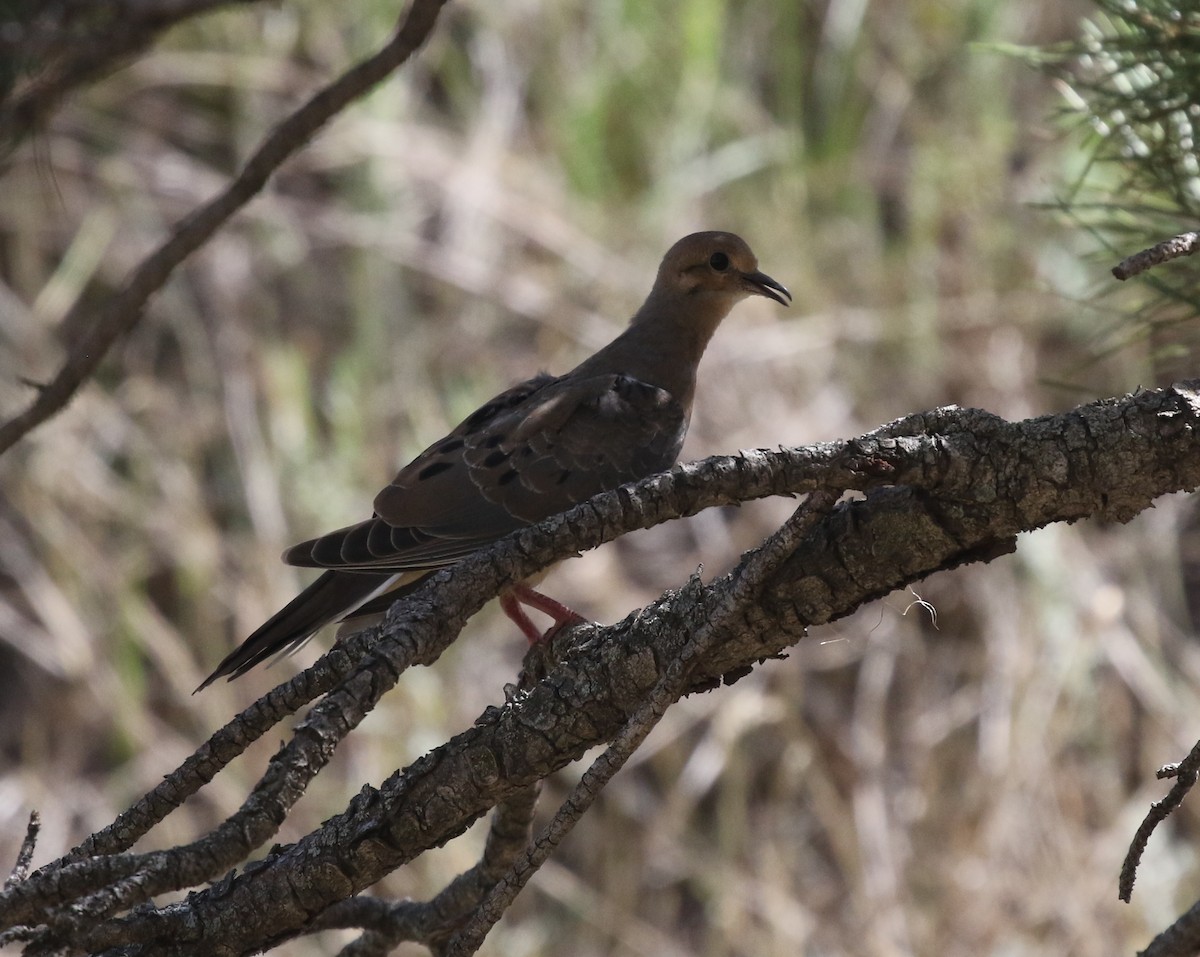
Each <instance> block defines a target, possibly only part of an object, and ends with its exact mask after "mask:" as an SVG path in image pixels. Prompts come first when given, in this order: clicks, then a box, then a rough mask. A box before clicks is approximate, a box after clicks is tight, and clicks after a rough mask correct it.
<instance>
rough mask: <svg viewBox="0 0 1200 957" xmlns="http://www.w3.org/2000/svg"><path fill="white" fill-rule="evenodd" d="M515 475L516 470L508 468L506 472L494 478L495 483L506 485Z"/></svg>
mask: <svg viewBox="0 0 1200 957" xmlns="http://www.w3.org/2000/svg"><path fill="white" fill-rule="evenodd" d="M516 477H517V470H516V469H509V470H508V471H507V472H505V473H504V474H503V475H501V476H500V477H499V478H498V479H496V484H497V485H508V484H509V483H510V482H512V481H513V480H514V479H515V478H516Z"/></svg>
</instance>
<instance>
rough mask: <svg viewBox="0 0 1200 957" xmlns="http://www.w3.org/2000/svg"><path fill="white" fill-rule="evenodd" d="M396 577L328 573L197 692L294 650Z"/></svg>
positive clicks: (269, 621)
mask: <svg viewBox="0 0 1200 957" xmlns="http://www.w3.org/2000/svg"><path fill="white" fill-rule="evenodd" d="M396 577H397V576H396V575H395V574H394V573H391V572H388V573H381V574H362V573H353V572H336V571H332V572H326V573H325V574H324V575H322V576H321V577H320V578H318V579H317V580H316V581H315V582H313V583H312V584H311V585H309V586H308V587H307V588H306V589H304V591H302V592H301V593H300V594H299V595H297V596H296V597H295V598H293V599H292V600H291V601H290V602H288V603H287V604H286V605H284V606H283V608H281V609H280V610H279V611H277V612H276V613H275V614H274V615H272V616H271V617H270V618H269V619H267V621H265V622H264V623H263V624H262V625H260V626H259V627H258V629H257V630H255V632H254V633H253V634H252V635H251V636H250V637H249V638H247V639H246V640H245V641H243V642H242V643H241V644H240V645H238V647H236V648H235V649H233V651H231V652H230V653H229V654H228V655H226V656H225V660H224V661H222V662H221V663H220V664H219V665H217V668H216V670H215V671H214V672H213V673H212V674H211V675H209V676H208V677H207V678H205V679H204V681H203V683H202V684H201V685H200V687H199V688H197V689H196V691H203V690H204V689H205V688H207V687H208V686H209V685H210V684H212V683H213V682H214V681H216V680H217V679H218V678H222V677H225V676H226V675H228V676H229V680H230V681H232V680H233V679H234V678H238V677H240V676H241V675H244V674H245V673H246V672H247V671H249V670H250V669H251V668H253V667H254V666H255V665H257V664H259V662H262V661H266V660H267V659H268V658H270V657H272V656H274V655H276V654H280V653H282V652H288V651H295V650H296V649H297V648H299V647H300V646H301V645H302V644H304V642H305V641H307V640H308V638H309V636H310V635H312V633H313V632H314V631H316V630H317V629H318V628H320V627H321V626H322V625H327V624H329V623H330V622H331V621H336V620H337V619H339V618H341V617H343V616H344V615H347V614H348V613H350V612H352V611H354V610H355V609H356V608H358V607H359V606H360V605H362V604H363V603H364V602H368V601H370V599H371V598H372V597H374V596H375V595H376V594H377V593H379V592H380V591H381V590H382V589H384V588H386V587H387V586H388V585H389V584H390V583H391V581H392V579H394V578H396ZM194 693H195V692H193V694H194Z"/></svg>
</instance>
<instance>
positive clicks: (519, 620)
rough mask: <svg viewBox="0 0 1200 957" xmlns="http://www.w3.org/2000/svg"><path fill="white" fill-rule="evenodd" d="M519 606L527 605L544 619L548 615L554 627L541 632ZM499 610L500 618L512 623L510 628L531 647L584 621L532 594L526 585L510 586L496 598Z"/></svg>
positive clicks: (552, 600)
mask: <svg viewBox="0 0 1200 957" xmlns="http://www.w3.org/2000/svg"><path fill="white" fill-rule="evenodd" d="M522 605H528V606H529V607H530V608H535V609H537V610H538V611H540V612H542V614H544V615H549V616H550V618H551V619H552V620H553V622H554V624H553V625H551V626H550V627H549V628H547V629H546V630H545V631H544V632H543V631H542V630H541V629H540V628H538V626H537V625H535V624H534V623H533V620H532V619H531V618H530V617H529V616H528V615H527V614H525V609H524V608H522V607H521V606H522ZM500 607H501V608H503V609H504V614H506V615H508V617H509V618H510V619H512V622H513V624H515V625H516V626H517V627H518V628H520V629H521V633H522V634H523V635H524V636H525V637H526V638H528V639H529V643H530V644H531V645H538V644H542V643H543V642H546V641H549V640H550V639H551V638H553V637H554V636H555V635H557V634H558V633H559V632H560V631H562V630H563V629H564V628H566V627H568V626H571V627H573V626H575V625H580V624H583V623H584V622H585V621H587V619H586V618H584V617H583V616H582V615H580V614H579V613H578V612H576V611H572V610H571V609H570V608H568V607H567V606H566V605H564V604H563V603H562V602H558V601H555V600H554V599H553V598H551V597H549V596H548V595H543V594H542V593H541V592H540V591H534V589H532V588H530V587H529V586H528V585H523V584H517V585H513V586H512V587H511V588H510V589H508V590H507V591H506V592H504V594H502V595H501V596H500Z"/></svg>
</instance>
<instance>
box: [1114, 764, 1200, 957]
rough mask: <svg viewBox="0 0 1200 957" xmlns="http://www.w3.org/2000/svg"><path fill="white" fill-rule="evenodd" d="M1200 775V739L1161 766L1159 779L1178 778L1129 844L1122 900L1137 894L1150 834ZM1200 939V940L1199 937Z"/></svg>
mask: <svg viewBox="0 0 1200 957" xmlns="http://www.w3.org/2000/svg"><path fill="white" fill-rule="evenodd" d="M1198 774H1200V741H1198V742H1196V744H1195V746H1194V747H1193V748H1192V750H1191V752H1190V753H1189V754H1188V756H1187V757H1186V758H1184V759H1183V760H1182V761H1180V762H1179V763H1178V764H1168V765H1166V766H1165V767H1162V768H1159V770H1158V778H1159V780H1163V779H1165V778H1174V779H1175V786H1174V787H1173V788H1171V791H1170V793H1169V794H1167V796H1166V797H1165V798H1163V799H1162V800H1161V801H1155V802H1154V803H1153V804H1152V805H1150V813H1148V814H1147V815H1146V817H1145V819H1144V820H1143V821H1142V823H1141V825H1140V826H1139V827H1138V829H1137V834H1135V835H1134V837H1133V841H1132V842H1131V843H1130V845H1129V852H1128V853H1127V854H1126V855H1125V863H1124V864H1123V865H1121V885H1120V891H1119V894H1120V897H1121V900H1123V901H1125V902H1126V903H1129V901H1130V899H1131V898H1132V897H1133V882H1134V881H1135V880H1136V879H1137V869H1138V864H1140V863H1141V860H1142V854H1143V853H1145V851H1146V844H1147V843H1149V841H1150V835H1151V834H1153V833H1154V829H1155V828H1156V827H1158V825H1159V824H1161V823H1162V822H1163V821H1165V820H1166V819H1167V818H1168V817H1169V816H1170V815H1171V812H1172V811H1174V810H1175V808H1177V807H1179V805H1180V804H1182V803H1183V799H1184V798H1185V797H1187V795H1188V792H1189V791H1191V789H1192V788H1193V787H1195V786H1196V779H1197V775H1198ZM1198 942H1200V940H1198Z"/></svg>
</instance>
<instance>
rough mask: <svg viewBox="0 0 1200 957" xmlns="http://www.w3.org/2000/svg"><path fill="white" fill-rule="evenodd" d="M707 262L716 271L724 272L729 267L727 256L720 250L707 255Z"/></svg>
mask: <svg viewBox="0 0 1200 957" xmlns="http://www.w3.org/2000/svg"><path fill="white" fill-rule="evenodd" d="M708 264H709V265H710V266H712V268H713V269H715V270H716V271H717V272H724V271H725V270H726V269H728V268H729V257H728V256H726V255H725V254H724V253H721V252H717V253H713V254H712V255H711V256H709V257H708Z"/></svg>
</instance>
